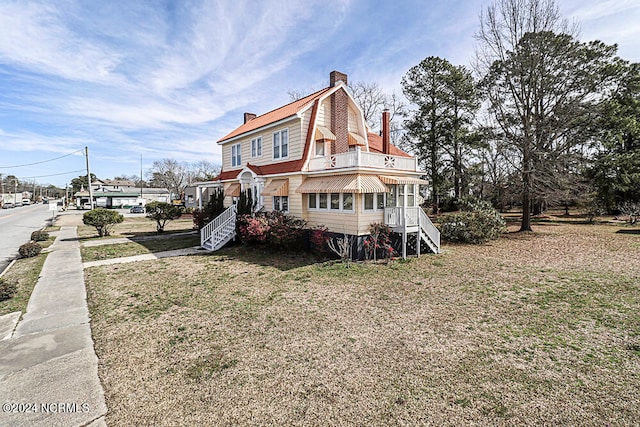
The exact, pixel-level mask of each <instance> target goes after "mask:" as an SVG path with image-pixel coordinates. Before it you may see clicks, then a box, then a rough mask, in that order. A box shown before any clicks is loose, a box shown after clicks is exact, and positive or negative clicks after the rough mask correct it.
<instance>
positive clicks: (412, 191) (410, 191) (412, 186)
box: [407, 184, 416, 206]
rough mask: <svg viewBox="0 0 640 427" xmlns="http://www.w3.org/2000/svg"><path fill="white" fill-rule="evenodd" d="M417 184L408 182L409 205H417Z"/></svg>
mask: <svg viewBox="0 0 640 427" xmlns="http://www.w3.org/2000/svg"><path fill="white" fill-rule="evenodd" d="M415 188H416V186H415V184H407V206H415V205H416V192H415V191H416V190H415Z"/></svg>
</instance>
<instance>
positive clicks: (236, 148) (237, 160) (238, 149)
mask: <svg viewBox="0 0 640 427" xmlns="http://www.w3.org/2000/svg"><path fill="white" fill-rule="evenodd" d="M240 165H242V146H241V144H234V145H232V146H231V166H232V167H234V166H240Z"/></svg>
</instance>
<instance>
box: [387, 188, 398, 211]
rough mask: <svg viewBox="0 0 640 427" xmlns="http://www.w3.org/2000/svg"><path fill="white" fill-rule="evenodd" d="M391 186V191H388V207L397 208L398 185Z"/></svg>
mask: <svg viewBox="0 0 640 427" xmlns="http://www.w3.org/2000/svg"><path fill="white" fill-rule="evenodd" d="M388 188H389V192H388V193H387V207H388V208H395V207H396V201H397V195H398V186H397V185H392V186H390V187H388Z"/></svg>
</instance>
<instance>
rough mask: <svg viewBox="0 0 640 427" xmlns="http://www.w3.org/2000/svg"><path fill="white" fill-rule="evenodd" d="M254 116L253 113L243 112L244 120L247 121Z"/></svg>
mask: <svg viewBox="0 0 640 427" xmlns="http://www.w3.org/2000/svg"><path fill="white" fill-rule="evenodd" d="M255 118H256V115H255V114H254V113H244V122H245V123H247V122H248V121H249V120H253V119H255Z"/></svg>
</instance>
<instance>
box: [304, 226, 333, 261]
mask: <svg viewBox="0 0 640 427" xmlns="http://www.w3.org/2000/svg"><path fill="white" fill-rule="evenodd" d="M309 231H310V235H309V240H310V241H311V245H312V247H311V248H312V250H313V251H315V252H317V253H318V254H320V255H326V254H328V253H330V252H331V249H329V246H328V242H329V240H330V239H331V236H329V229H328V228H327V227H325V226H324V225H322V224H320V225H317V226H315V227H313V228H312V229H311V230H309Z"/></svg>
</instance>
